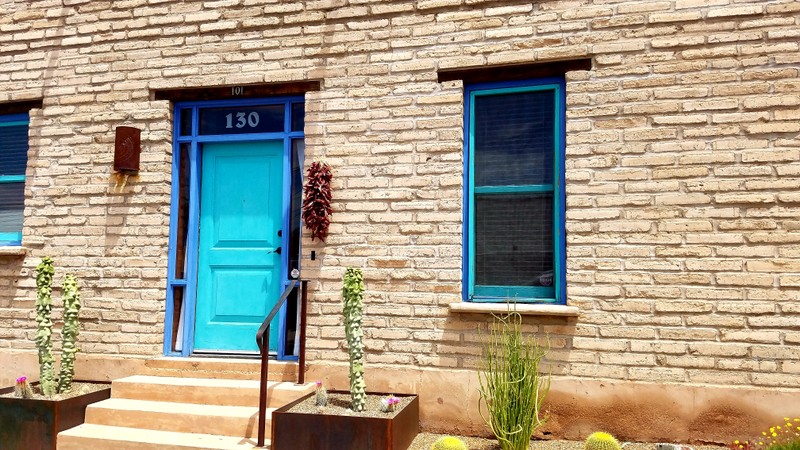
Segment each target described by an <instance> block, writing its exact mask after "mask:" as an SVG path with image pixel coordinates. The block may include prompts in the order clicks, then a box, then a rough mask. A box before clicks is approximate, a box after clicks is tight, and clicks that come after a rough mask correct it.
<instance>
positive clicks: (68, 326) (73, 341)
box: [58, 275, 81, 392]
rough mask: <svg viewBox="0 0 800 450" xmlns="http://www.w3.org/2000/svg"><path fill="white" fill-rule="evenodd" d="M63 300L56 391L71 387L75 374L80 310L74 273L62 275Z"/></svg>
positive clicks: (79, 297)
mask: <svg viewBox="0 0 800 450" xmlns="http://www.w3.org/2000/svg"><path fill="white" fill-rule="evenodd" d="M62 298H63V300H64V327H63V328H62V329H61V370H60V371H59V373H58V392H66V391H68V390H69V389H70V388H71V387H72V377H73V376H74V375H75V356H76V353H78V345H77V340H78V313H79V312H80V310H81V294H80V292H79V291H78V279H77V278H75V275H67V276H66V277H64V288H63V293H62Z"/></svg>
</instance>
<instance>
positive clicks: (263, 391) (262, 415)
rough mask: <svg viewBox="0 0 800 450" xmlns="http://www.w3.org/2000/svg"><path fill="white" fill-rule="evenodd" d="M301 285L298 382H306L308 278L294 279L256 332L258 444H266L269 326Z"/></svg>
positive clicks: (261, 445)
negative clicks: (258, 367)
mask: <svg viewBox="0 0 800 450" xmlns="http://www.w3.org/2000/svg"><path fill="white" fill-rule="evenodd" d="M298 285H299V286H300V355H298V360H299V361H298V367H297V384H303V383H305V371H304V370H303V368H304V367H305V363H306V302H307V296H306V291H307V287H308V281H307V280H292V281H290V282H289V285H288V286H286V289H285V290H284V291H283V294H281V297H280V298H279V299H278V302H277V303H275V306H274V307H273V308H272V311H270V313H269V314H268V315H267V318H266V319H264V322H262V323H261V326H260V327H259V328H258V331H257V332H256V344H258V350H259V352H260V353H261V385H260V387H259V398H258V446H259V447H263V446H264V440H265V439H264V438H265V434H266V433H265V429H264V428H265V424H266V421H267V382H268V381H269V327H270V323H271V322H272V319H274V318H275V316H276V315H277V314H278V311H280V309H281V307H282V306H283V304H284V303H286V300H287V299H288V298H289V294H291V293H292V291H293V290H294V289H295V288H296V287H297V286H298Z"/></svg>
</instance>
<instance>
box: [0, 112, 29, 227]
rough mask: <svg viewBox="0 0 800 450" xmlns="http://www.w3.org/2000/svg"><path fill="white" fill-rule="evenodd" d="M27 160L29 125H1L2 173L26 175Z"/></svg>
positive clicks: (0, 157)
mask: <svg viewBox="0 0 800 450" xmlns="http://www.w3.org/2000/svg"><path fill="white" fill-rule="evenodd" d="M27 161H28V125H11V126H0V175H25V166H26V164H27ZM17 231H19V230H17Z"/></svg>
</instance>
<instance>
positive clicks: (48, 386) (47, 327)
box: [36, 257, 56, 397]
mask: <svg viewBox="0 0 800 450" xmlns="http://www.w3.org/2000/svg"><path fill="white" fill-rule="evenodd" d="M54 273H55V269H53V260H52V259H51V258H49V257H44V258H42V262H41V263H39V265H38V266H36V324H37V330H36V347H38V348H39V383H40V385H41V388H42V393H43V394H44V395H46V396H48V397H51V396H52V395H53V394H54V393H55V389H56V380H55V369H54V362H55V361H54V359H53V341H52V336H53V321H52V320H51V319H50V311H51V310H52V308H53V305H52V299H51V296H52V294H53V274H54Z"/></svg>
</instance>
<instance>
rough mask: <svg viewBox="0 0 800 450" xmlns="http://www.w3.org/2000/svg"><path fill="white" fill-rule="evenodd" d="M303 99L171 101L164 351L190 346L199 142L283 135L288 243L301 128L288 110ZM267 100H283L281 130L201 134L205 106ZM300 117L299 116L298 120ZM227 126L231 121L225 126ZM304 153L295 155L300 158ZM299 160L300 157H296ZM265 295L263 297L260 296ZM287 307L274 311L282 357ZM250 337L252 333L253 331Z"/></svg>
mask: <svg viewBox="0 0 800 450" xmlns="http://www.w3.org/2000/svg"><path fill="white" fill-rule="evenodd" d="M303 102H304V98H303V96H291V97H271V98H261V99H243V100H216V101H196V102H179V103H175V105H174V111H175V113H174V120H173V135H174V139H173V148H172V152H173V153H172V193H171V200H170V204H171V207H170V232H169V262H168V276H167V295H166V314H165V317H164V347H163V348H164V355H166V356H189V355H191V354H192V353H193V352H194V324H195V316H196V314H195V306H196V301H197V272H198V266H197V262H198V261H197V258H198V248H199V242H198V237H199V216H200V214H199V213H200V182H201V167H200V166H201V147H202V145H203V144H206V143H212V142H255V141H282V142H283V192H282V197H283V199H282V209H281V211H282V218H281V223H282V229H283V230H285V231H284V232H283V235H282V247H283V248H284V249H289V248H290V247H289V235H290V233H289V230H290V223H289V221H290V217H289V216H290V210H291V195H292V192H291V179H292V173H291V168H292V165H291V158H292V142H293V141H294V140H302V139H303V138H304V134H303V131H302V127H300V128H301V129H300V130H298V131H292V130H293V128H296V123H295V124H294V125H293V123H292V118H293V113H294V114H295V115H296V114H302V112H298V109H296V108H294V111H293V105H294V106H295V107H296V106H297V105H298V104H300V105H302V104H303ZM266 105H283V108H284V123H283V130H282V131H280V132H256V133H241V134H200V110H201V109H205V108H223V107H248V106H249V107H254V106H266ZM187 115H191V122H189V121H186V120H184V119H185V117H184V116H187ZM301 123H302V122H301ZM228 128H230V127H228ZM182 151H186V152H188V171H189V186H188V191H189V204H188V211H189V214H188V225H187V230H186V234H187V236H186V258H185V265H184V270H183V274H177V273H176V272H177V262H176V256H177V248H178V242H177V239H178V220H179V217H178V214H179V208H178V207H177V205H178V202H179V196H180V182H181V180H180V162H181V157H182V155H181V152H182ZM302 156H303V155H300V157H301V158H302ZM301 164H302V159H301ZM288 266H289V251H284V252H282V254H281V274H280V279H281V283H280V286H281V291H283V289H285V288H286V286H287V285H288V283H289V278H288V277H289V274H288V270H287V268H288ZM178 289H180V290H182V292H183V294H182V295H183V332H182V333H179V334H178V336H177V337H176V339H177V340H179V341H180V343H181V350H180V351H175V350H173V346H172V344H173V325H175V324H174V320H175V318H174V314H173V311H174V305H175V292H176V290H178ZM265 301H266V299H265ZM285 310H286V307H285V305H284V308H282V309H281V312H280V314H279V316H278V317H279V318H278V320H279V324H280V326H279V331H278V336H279V337H280V338H279V339H278V351H277V357H278V359H281V360H289V361H291V360H297V357H296V356H292V355H287V354H286V350H287V349H286V348H285V339H284V337H285V335H286V311H285ZM253 340H255V335H253Z"/></svg>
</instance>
